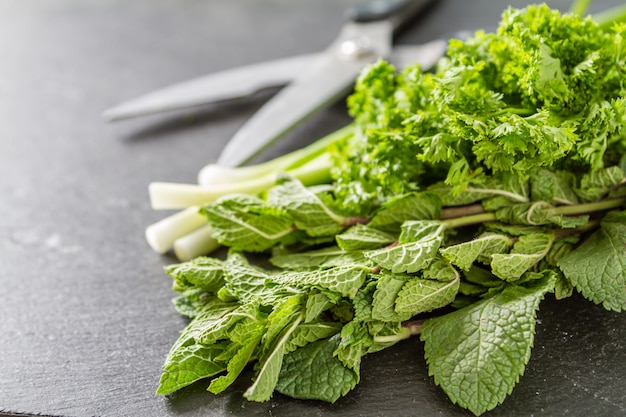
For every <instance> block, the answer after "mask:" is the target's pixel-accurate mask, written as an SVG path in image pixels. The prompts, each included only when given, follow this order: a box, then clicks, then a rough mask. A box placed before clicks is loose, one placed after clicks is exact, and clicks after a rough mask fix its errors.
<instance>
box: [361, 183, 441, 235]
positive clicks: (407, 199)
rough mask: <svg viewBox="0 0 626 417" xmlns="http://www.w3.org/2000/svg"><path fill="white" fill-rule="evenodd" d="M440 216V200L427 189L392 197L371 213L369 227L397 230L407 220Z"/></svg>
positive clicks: (430, 218)
mask: <svg viewBox="0 0 626 417" xmlns="http://www.w3.org/2000/svg"><path fill="white" fill-rule="evenodd" d="M440 216H441V200H440V199H439V197H438V196H437V194H435V193H431V192H428V191H425V192H420V193H410V194H405V195H401V196H398V197H394V198H391V199H389V200H388V201H387V202H385V203H384V204H383V205H382V206H381V207H380V208H379V209H378V210H376V211H375V212H374V214H373V215H372V220H371V221H370V222H369V223H368V226H369V227H373V228H375V229H380V230H384V231H386V232H391V233H394V232H397V231H399V230H400V228H401V226H402V224H403V223H404V222H405V221H407V220H434V219H438V218H439V217H440Z"/></svg>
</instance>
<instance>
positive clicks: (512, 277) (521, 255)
mask: <svg viewBox="0 0 626 417" xmlns="http://www.w3.org/2000/svg"><path fill="white" fill-rule="evenodd" d="M553 241H554V235H553V234H551V233H533V234H530V235H526V236H520V237H519V239H518V241H517V242H515V245H513V249H511V252H510V253H508V254H503V253H496V254H493V255H491V269H492V271H493V273H494V274H495V275H496V276H498V277H499V278H502V279H503V280H505V281H509V282H512V281H517V280H518V279H520V278H521V276H522V275H523V274H524V272H526V271H528V269H529V268H531V267H532V266H533V265H535V264H536V263H538V262H539V261H540V260H542V259H543V258H544V257H545V256H546V255H547V254H548V251H549V250H550V247H551V246H552V242H553Z"/></svg>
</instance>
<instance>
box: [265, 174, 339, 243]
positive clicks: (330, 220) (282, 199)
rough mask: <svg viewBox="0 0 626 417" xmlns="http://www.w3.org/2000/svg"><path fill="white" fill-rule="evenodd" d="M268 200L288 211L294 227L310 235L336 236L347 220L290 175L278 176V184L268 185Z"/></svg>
mask: <svg viewBox="0 0 626 417" xmlns="http://www.w3.org/2000/svg"><path fill="white" fill-rule="evenodd" d="M267 200H268V203H269V204H271V205H273V206H275V207H278V208H279V209H280V210H284V211H285V212H286V213H289V215H290V216H291V217H292V218H293V221H294V222H295V225H296V227H297V228H298V229H299V230H304V231H305V232H306V233H307V234H309V235H310V236H328V235H336V234H337V233H339V232H341V231H342V230H343V229H344V228H345V223H346V222H347V220H348V218H346V217H343V216H340V215H338V214H336V213H334V212H333V211H332V210H331V209H330V208H329V207H328V206H326V204H324V202H323V201H322V200H321V199H320V198H319V197H318V196H317V195H315V193H314V192H313V191H311V190H310V189H308V188H307V187H305V186H304V185H303V184H302V183H301V182H300V181H298V180H297V179H295V178H291V177H282V178H279V180H278V185H276V186H274V187H272V188H270V190H269V192H268V195H267Z"/></svg>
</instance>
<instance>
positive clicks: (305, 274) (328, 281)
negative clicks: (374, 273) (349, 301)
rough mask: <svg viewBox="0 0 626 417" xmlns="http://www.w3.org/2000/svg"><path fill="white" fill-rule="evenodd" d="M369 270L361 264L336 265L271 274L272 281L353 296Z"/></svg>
mask: <svg viewBox="0 0 626 417" xmlns="http://www.w3.org/2000/svg"><path fill="white" fill-rule="evenodd" d="M369 272H370V270H369V269H368V268H365V267H362V266H358V265H357V266H354V265H351V266H337V267H333V268H328V269H323V270H317V271H287V272H282V273H280V274H276V275H272V281H273V282H276V283H279V284H284V285H287V286H290V285H292V286H295V287H298V288H323V289H327V290H330V291H335V292H337V293H339V294H341V295H342V296H344V297H348V298H354V296H355V295H356V293H357V291H358V290H359V288H361V286H362V285H363V283H364V282H365V277H366V275H367V274H368V273H369Z"/></svg>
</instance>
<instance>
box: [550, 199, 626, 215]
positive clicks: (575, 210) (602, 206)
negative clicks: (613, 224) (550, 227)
mask: <svg viewBox="0 0 626 417" xmlns="http://www.w3.org/2000/svg"><path fill="white" fill-rule="evenodd" d="M623 204H626V197H622V198H614V199H610V200H602V201H598V202H594V203H585V204H575V205H571V206H559V207H555V208H553V209H552V212H553V213H554V214H561V215H565V216H568V215H576V214H585V213H593V212H596V211H604V210H610V209H614V208H618V207H620V206H622V205H623Z"/></svg>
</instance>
